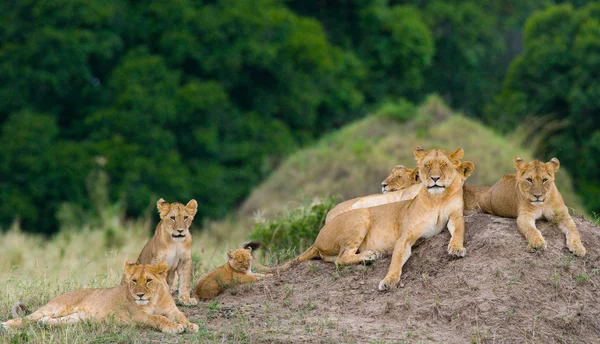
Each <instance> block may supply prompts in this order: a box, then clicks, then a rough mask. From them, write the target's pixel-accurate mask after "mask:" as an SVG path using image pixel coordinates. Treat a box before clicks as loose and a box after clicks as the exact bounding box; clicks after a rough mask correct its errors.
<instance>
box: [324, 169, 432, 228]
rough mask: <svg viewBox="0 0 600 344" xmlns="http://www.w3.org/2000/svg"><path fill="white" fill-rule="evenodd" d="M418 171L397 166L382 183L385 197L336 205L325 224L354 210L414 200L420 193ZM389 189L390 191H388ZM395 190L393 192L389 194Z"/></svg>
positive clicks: (379, 196)
mask: <svg viewBox="0 0 600 344" xmlns="http://www.w3.org/2000/svg"><path fill="white" fill-rule="evenodd" d="M418 183H419V175H418V169H417V168H414V169H410V168H407V167H404V166H402V165H397V166H396V167H394V169H393V170H392V172H391V174H390V175H389V176H388V177H387V178H386V179H385V180H384V181H383V182H382V183H381V189H382V191H383V193H384V194H383V195H369V196H363V197H357V198H353V199H350V200H347V201H345V202H342V203H340V204H338V205H336V206H335V207H334V208H333V209H331V210H330V211H329V212H328V213H327V216H326V217H325V223H328V222H329V221H331V220H332V219H333V218H334V217H336V216H338V215H339V214H342V213H345V212H347V211H349V210H352V209H359V208H368V207H374V206H377V205H381V204H387V203H392V202H398V201H404V200H408V199H412V198H414V197H415V196H416V195H417V193H418V192H419V188H420V186H419V184H418ZM388 188H389V189H388ZM389 190H393V192H388V191H389Z"/></svg>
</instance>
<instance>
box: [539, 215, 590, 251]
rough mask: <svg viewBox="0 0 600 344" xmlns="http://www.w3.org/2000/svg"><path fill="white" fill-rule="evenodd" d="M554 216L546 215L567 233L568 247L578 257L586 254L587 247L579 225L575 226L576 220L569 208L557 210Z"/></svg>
mask: <svg viewBox="0 0 600 344" xmlns="http://www.w3.org/2000/svg"><path fill="white" fill-rule="evenodd" d="M551 216H552V218H549V216H546V217H547V218H548V219H549V220H554V221H555V222H557V223H558V228H560V230H561V231H562V232H563V233H564V234H565V236H566V240H567V248H568V249H569V251H571V252H573V254H574V255H576V256H578V257H583V256H585V253H586V251H585V247H583V244H582V243H581V238H580V237H579V232H578V231H577V227H576V226H575V222H574V221H573V218H571V215H569V212H568V210H566V209H565V210H563V211H555V212H554V213H553V214H552V215H551Z"/></svg>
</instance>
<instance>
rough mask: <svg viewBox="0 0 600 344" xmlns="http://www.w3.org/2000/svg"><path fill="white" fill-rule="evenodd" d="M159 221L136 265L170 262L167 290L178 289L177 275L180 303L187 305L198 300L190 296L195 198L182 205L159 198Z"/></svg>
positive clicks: (193, 303) (157, 205)
mask: <svg viewBox="0 0 600 344" xmlns="http://www.w3.org/2000/svg"><path fill="white" fill-rule="evenodd" d="M156 207H157V208H158V213H159V214H160V222H159V223H158V225H157V226H156V230H155V232H154V236H153V237H152V238H151V239H150V240H149V241H148V242H147V243H146V246H144V248H143V249H142V253H140V256H139V257H138V259H137V263H138V264H158V262H162V261H165V262H167V264H168V265H169V273H168V275H167V284H168V285H169V290H170V291H171V292H174V291H175V290H177V286H176V285H175V274H177V277H178V278H179V302H180V303H182V304H184V305H186V306H193V305H196V304H197V303H198V301H196V299H194V298H191V297H190V280H191V278H192V235H191V234H190V231H189V228H190V225H191V224H192V220H193V219H194V215H196V211H197V210H198V203H197V202H196V200H191V201H189V202H188V204H186V205H185V206H184V205H183V204H181V203H177V202H173V203H171V204H169V203H167V202H165V200H164V199H162V198H161V199H159V200H158V202H157V203H156Z"/></svg>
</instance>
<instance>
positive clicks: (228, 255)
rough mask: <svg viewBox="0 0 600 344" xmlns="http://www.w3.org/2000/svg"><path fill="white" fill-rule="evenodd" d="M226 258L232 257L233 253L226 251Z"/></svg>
mask: <svg viewBox="0 0 600 344" xmlns="http://www.w3.org/2000/svg"><path fill="white" fill-rule="evenodd" d="M227 259H233V253H232V252H231V251H227Z"/></svg>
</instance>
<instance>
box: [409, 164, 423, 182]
mask: <svg viewBox="0 0 600 344" xmlns="http://www.w3.org/2000/svg"><path fill="white" fill-rule="evenodd" d="M408 176H409V177H410V180H411V181H414V182H417V183H418V182H420V181H421V178H419V168H418V167H415V168H413V169H412V171H410V174H409V175H408Z"/></svg>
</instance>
